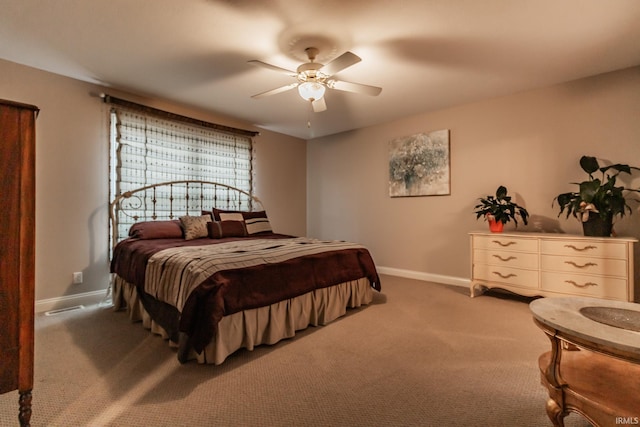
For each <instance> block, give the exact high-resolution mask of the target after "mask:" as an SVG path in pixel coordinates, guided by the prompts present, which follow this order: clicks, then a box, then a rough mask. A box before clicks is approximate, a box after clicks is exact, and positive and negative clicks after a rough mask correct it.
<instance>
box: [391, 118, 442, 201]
mask: <svg viewBox="0 0 640 427" xmlns="http://www.w3.org/2000/svg"><path fill="white" fill-rule="evenodd" d="M450 176H451V174H450V158H449V130H448V129H444V130H438V131H434V132H429V133H418V134H415V135H411V136H406V137H402V138H397V139H394V140H392V141H390V142H389V195H390V196H391V197H408V196H439V195H447V194H451V183H450Z"/></svg>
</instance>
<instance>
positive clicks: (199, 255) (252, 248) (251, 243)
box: [144, 237, 365, 312]
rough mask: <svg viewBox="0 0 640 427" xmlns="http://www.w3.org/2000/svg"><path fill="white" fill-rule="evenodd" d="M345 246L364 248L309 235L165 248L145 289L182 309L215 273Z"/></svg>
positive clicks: (151, 266)
mask: <svg viewBox="0 0 640 427" xmlns="http://www.w3.org/2000/svg"><path fill="white" fill-rule="evenodd" d="M345 249H360V250H362V249H365V248H364V247H363V246H362V245H359V244H355V243H349V242H343V241H322V240H317V239H311V238H306V237H297V238H289V239H278V240H273V239H256V240H238V241H232V242H226V243H220V244H216V245H204V246H186V247H176V248H170V249H164V250H162V251H160V252H158V253H156V254H154V255H153V256H152V257H151V258H150V259H149V262H148V264H147V267H146V273H145V284H144V290H145V292H146V293H147V294H149V295H151V296H153V297H154V298H156V299H157V300H160V301H163V302H165V303H167V304H170V305H172V306H174V307H176V308H177V309H178V310H179V311H180V312H182V310H183V307H184V305H185V303H186V301H187V300H188V298H189V296H190V295H191V293H192V292H193V291H194V289H196V288H197V287H198V286H199V285H200V284H202V283H203V282H205V281H206V280H207V279H208V278H210V277H212V276H213V275H214V274H215V273H218V272H220V271H225V270H235V269H240V268H247V267H256V266H260V265H268V264H277V263H282V262H285V261H289V260H292V259H294V258H300V257H305V256H309V255H318V254H322V253H326V252H334V251H341V250H345Z"/></svg>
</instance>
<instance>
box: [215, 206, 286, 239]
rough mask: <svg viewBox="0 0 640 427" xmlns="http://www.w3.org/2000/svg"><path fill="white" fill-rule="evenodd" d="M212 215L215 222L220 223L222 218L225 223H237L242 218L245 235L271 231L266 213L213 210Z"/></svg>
mask: <svg viewBox="0 0 640 427" xmlns="http://www.w3.org/2000/svg"><path fill="white" fill-rule="evenodd" d="M212 213H213V218H214V220H215V221H222V220H223V218H224V220H227V221H228V220H233V221H239V220H240V219H241V218H240V216H242V219H244V222H245V225H246V228H247V234H257V233H264V232H271V231H273V230H272V228H271V223H270V222H269V218H268V217H267V212H266V211H257V212H242V211H228V210H222V209H216V208H214V209H213V211H212ZM232 215H233V216H232Z"/></svg>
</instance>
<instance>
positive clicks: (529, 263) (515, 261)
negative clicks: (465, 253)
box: [473, 249, 538, 269]
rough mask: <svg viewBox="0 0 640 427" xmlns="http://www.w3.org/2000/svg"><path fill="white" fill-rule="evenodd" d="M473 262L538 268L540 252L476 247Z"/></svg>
mask: <svg viewBox="0 0 640 427" xmlns="http://www.w3.org/2000/svg"><path fill="white" fill-rule="evenodd" d="M473 262H474V263H476V264H489V265H499V266H505V267H522V268H530V269H537V268H538V254H537V253H528V252H513V251H504V250H495V251H494V250H490V251H489V250H481V249H476V250H474V251H473Z"/></svg>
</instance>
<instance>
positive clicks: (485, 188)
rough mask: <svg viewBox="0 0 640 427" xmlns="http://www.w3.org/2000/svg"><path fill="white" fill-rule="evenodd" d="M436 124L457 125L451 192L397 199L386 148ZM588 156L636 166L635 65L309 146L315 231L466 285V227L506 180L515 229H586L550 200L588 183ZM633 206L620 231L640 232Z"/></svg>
mask: <svg viewBox="0 0 640 427" xmlns="http://www.w3.org/2000/svg"><path fill="white" fill-rule="evenodd" d="M416 96H428V94H416ZM439 129H450V130H451V132H450V138H451V139H450V141H451V195H449V196H434V197H412V198H390V197H389V195H388V142H389V141H390V140H392V139H394V138H398V137H401V136H406V135H412V134H415V133H420V132H429V131H434V130H439ZM584 154H586V155H594V156H596V157H599V158H602V159H606V160H608V161H611V162H615V163H629V164H632V165H636V166H640V68H632V69H627V70H623V71H619V72H614V73H610V74H606V75H601V76H597V77H593V78H588V79H583V80H579V81H575V82H571V83H567V84H562V85H558V86H553V87H548V88H543V89H539V90H534V91H529V92H525V93H518V94H514V95H511V96H506V97H501V98H497V99H491V100H486V101H482V102H477V103H473V104H468V105H461V106H457V107H454V108H449V109H445V110H441V111H435V112H429V113H425V114H421V115H417V116H413V117H409V118H405V119H402V120H398V121H394V122H392V123H387V124H384V125H380V126H374V127H370V128H365V129H360V130H357V131H353V132H347V133H343V134H339V135H335V136H331V137H326V138H320V139H316V140H312V141H309V142H308V143H307V185H308V189H307V197H308V202H307V218H308V220H307V223H308V229H307V230H308V234H309V235H313V236H317V237H320V238H338V239H347V240H353V241H358V242H361V243H364V244H366V245H367V246H368V247H369V248H370V250H371V252H372V254H373V257H374V259H375V261H376V262H377V264H378V265H379V266H380V267H382V268H383V269H384V268H385V267H386V268H389V269H398V270H404V271H399V273H401V274H409V275H418V276H419V275H421V274H422V275H436V276H438V275H441V276H443V277H445V278H451V279H452V280H451V281H452V282H456V280H458V279H459V280H458V281H459V282H461V283H462V282H464V280H466V279H468V278H469V277H470V265H469V262H470V261H469V249H468V245H469V238H468V235H467V232H469V231H471V230H476V229H485V228H486V224H485V223H484V222H483V221H482V220H480V221H476V219H475V214H473V206H474V205H475V202H476V201H477V198H478V197H481V196H484V195H487V194H493V193H494V192H495V190H496V188H497V187H498V186H499V185H505V186H506V187H507V188H508V190H509V193H510V194H512V195H513V196H516V201H517V202H518V203H519V204H522V205H524V206H525V207H526V208H527V209H528V211H529V213H530V214H531V215H532V216H533V220H532V221H531V223H530V225H529V227H526V228H522V227H519V229H521V230H544V231H554V232H556V231H557V232H567V233H580V234H581V233H582V231H581V227H580V224H578V223H577V222H576V220H574V219H573V218H571V219H569V220H566V219H564V217H562V218H558V217H557V215H558V210H557V209H556V208H554V207H552V200H553V198H554V197H555V196H556V195H558V194H559V193H561V192H566V191H572V190H573V189H574V188H575V186H572V185H571V184H570V182H575V181H582V180H583V179H584V178H586V175H584V172H582V170H581V169H580V166H579V164H578V160H579V158H580V157H581V156H582V155H584ZM637 176H639V177H640V174H637ZM634 184H635V186H636V187H640V179H638V178H636V179H635V180H634ZM632 206H633V207H634V214H633V215H632V216H627V217H625V218H624V219H622V220H620V221H619V222H618V223H617V224H616V226H615V229H616V230H617V232H618V233H619V234H620V235H630V236H635V237H640V212H638V211H637V210H636V209H635V208H637V207H638V204H632ZM637 258H640V254H638V256H637Z"/></svg>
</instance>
